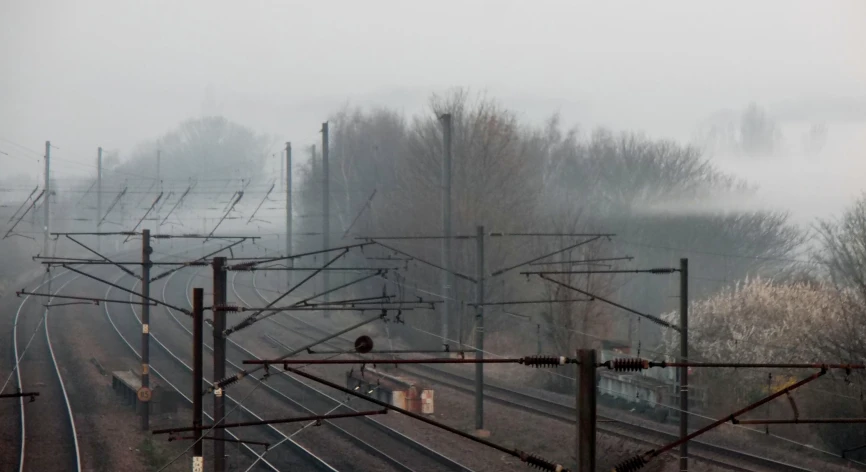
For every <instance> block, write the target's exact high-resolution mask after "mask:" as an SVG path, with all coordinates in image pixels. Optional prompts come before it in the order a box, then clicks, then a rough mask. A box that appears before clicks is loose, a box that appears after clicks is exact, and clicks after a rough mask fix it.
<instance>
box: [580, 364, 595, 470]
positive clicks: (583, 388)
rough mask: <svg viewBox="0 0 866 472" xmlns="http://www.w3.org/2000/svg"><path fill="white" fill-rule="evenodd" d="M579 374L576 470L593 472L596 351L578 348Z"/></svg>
mask: <svg viewBox="0 0 866 472" xmlns="http://www.w3.org/2000/svg"><path fill="white" fill-rule="evenodd" d="M577 357H578V359H579V360H580V374H579V377H578V382H579V383H580V385H579V387H578V389H577V464H578V466H577V467H578V468H577V470H578V472H595V455H596V452H595V442H596V424H597V418H596V398H595V394H596V387H595V378H596V377H595V376H596V372H595V370H596V363H597V362H598V359H596V352H595V350H594V349H579V350H578V351H577Z"/></svg>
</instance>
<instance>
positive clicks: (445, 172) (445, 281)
mask: <svg viewBox="0 0 866 472" xmlns="http://www.w3.org/2000/svg"><path fill="white" fill-rule="evenodd" d="M439 118H440V120H441V121H442V139H443V143H442V144H443V148H444V152H443V156H442V230H443V234H444V235H445V237H444V238H443V239H442V267H444V268H445V270H444V271H443V272H442V274H441V277H442V297H443V298H444V303H442V343H443V344H445V346H447V345H448V334H449V333H448V322H449V320H450V319H451V311H452V307H453V304H452V303H451V298H453V297H452V293H455V292H454V274H453V273H452V270H451V132H452V125H451V114H450V113H446V114H444V115H442V116H441V117H439Z"/></svg>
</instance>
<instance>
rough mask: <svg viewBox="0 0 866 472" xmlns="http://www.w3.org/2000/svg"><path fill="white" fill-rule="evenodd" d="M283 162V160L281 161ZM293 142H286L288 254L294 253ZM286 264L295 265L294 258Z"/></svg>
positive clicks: (289, 279)
mask: <svg viewBox="0 0 866 472" xmlns="http://www.w3.org/2000/svg"><path fill="white" fill-rule="evenodd" d="M280 162H282V160H281V161H280ZM292 210H293V207H292V143H289V142H287V143H286V255H287V256H291V255H292V239H293V228H292V216H293V215H292ZM286 265H287V266H289V267H290V268H291V267H294V266H295V261H294V259H286ZM286 285H287V287H291V286H292V271H291V270H287V271H286Z"/></svg>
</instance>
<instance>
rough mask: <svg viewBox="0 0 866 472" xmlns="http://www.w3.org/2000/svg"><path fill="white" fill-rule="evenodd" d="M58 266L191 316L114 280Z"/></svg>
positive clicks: (189, 313)
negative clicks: (110, 280)
mask: <svg viewBox="0 0 866 472" xmlns="http://www.w3.org/2000/svg"><path fill="white" fill-rule="evenodd" d="M60 267H63V268H64V269H66V270H71V271H72V272H75V273H77V274H81V275H83V276H85V277H87V278H90V279H93V280H96V281H98V282H102V283H104V284H106V285H110V286H112V287H114V288H116V289H118V290H122V291H124V292H126V293H131V294H132V295H135V296H137V297H141V298H142V299H144V300H147V301H149V302H151V303H154V304H156V305H162V306H165V307H168V308H171V309H172V310H177V311H179V312H181V313H183V314H185V315H187V316H192V312H191V311H189V310H187V309H185V308H180V307H177V306H174V305H171V304H168V303H165V302H161V301H159V300H157V299H155V298H150V297H144V296H142V295H141V294H140V293H138V292H135V291H133V290H130V289H128V288H126V287H121V286H120V285H118V284H116V283H114V282H109V281H108V280H105V279H101V278H99V277H97V276H95V275H93V274H88V273H87V272H84V271H81V270H78V269H76V268H75V267H72V266H70V265H66V264H63V265H61V266H60ZM126 303H132V302H128V301H127V302H126Z"/></svg>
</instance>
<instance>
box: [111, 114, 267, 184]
mask: <svg viewBox="0 0 866 472" xmlns="http://www.w3.org/2000/svg"><path fill="white" fill-rule="evenodd" d="M274 143H275V141H274V140H273V138H271V137H269V136H267V135H263V134H259V133H257V132H255V131H254V130H252V129H251V128H248V127H246V126H243V125H241V124H238V123H235V122H233V121H230V120H228V119H227V118H225V117H222V116H207V117H201V118H192V119H189V120H186V121H184V122H182V123H180V124H179V125H178V126H177V127H175V128H174V129H172V130H171V131H169V132H167V133H165V134H164V135H162V136H160V137H159V138H157V139H155V140H151V141H146V142H143V143H141V144H139V145H138V146H137V147H136V149H134V150H133V151H132V152H131V154H130V156H129V157H128V158H127V159H125V160H123V162H121V163H119V165H117V167H116V169H115V170H116V171H117V173H118V174H123V175H126V176H139V177H142V178H151V179H155V178H156V162H157V159H156V155H157V151H161V159H160V178H161V179H172V180H185V179H193V180H195V179H196V178H197V177H202V176H208V175H210V176H213V175H215V174H217V173H223V174H225V173H228V174H231V175H232V176H233V177H235V178H239V179H241V178H246V179H249V178H254V177H258V176H260V175H261V174H262V172H263V171H264V163H265V159H266V158H267V156H269V155H270V154H271V152H272V149H273V147H274Z"/></svg>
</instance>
